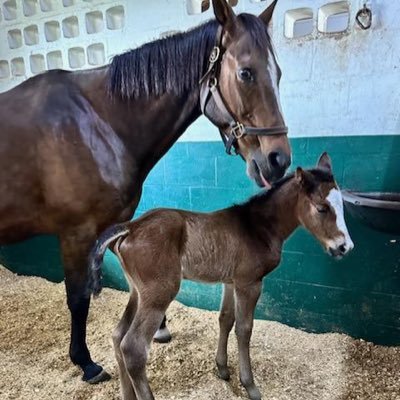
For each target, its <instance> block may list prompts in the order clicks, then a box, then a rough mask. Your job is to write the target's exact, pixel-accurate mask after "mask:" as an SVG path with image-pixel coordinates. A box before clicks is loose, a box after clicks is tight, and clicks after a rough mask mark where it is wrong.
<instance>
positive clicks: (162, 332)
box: [153, 328, 172, 343]
mask: <svg viewBox="0 0 400 400" xmlns="http://www.w3.org/2000/svg"><path fill="white" fill-rule="evenodd" d="M171 339H172V336H171V334H170V333H169V330H168V328H163V329H159V330H158V331H157V332H156V334H155V335H154V337H153V340H154V341H155V342H157V343H168V342H170V341H171Z"/></svg>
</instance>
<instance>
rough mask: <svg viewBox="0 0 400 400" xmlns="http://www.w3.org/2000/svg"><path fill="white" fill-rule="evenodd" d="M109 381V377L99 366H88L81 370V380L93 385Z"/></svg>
mask: <svg viewBox="0 0 400 400" xmlns="http://www.w3.org/2000/svg"><path fill="white" fill-rule="evenodd" d="M110 379H111V375H110V374H109V373H108V372H106V371H104V369H103V368H102V367H100V365H97V364H95V363H93V364H89V365H87V366H86V367H84V368H83V377H82V380H83V381H85V382H87V383H90V384H91V385H94V384H96V383H100V382H105V381H108V380H110Z"/></svg>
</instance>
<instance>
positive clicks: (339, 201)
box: [326, 188, 354, 251]
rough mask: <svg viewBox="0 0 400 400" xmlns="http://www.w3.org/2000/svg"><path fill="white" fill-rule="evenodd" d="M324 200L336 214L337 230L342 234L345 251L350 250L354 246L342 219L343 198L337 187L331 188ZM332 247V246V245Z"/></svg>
mask: <svg viewBox="0 0 400 400" xmlns="http://www.w3.org/2000/svg"><path fill="white" fill-rule="evenodd" d="M326 200H327V201H328V202H329V203H330V205H331V206H332V208H333V209H334V210H335V214H336V226H337V227H338V229H339V231H341V232H342V233H343V235H344V239H345V246H346V251H348V250H351V249H352V248H353V247H354V243H353V241H352V240H351V237H350V235H349V231H348V230H347V226H346V222H345V221H344V209H343V198H342V194H341V193H340V190H339V189H337V188H333V189H331V191H330V192H329V194H328V196H327V197H326ZM335 242H337V240H335ZM332 247H333V246H332Z"/></svg>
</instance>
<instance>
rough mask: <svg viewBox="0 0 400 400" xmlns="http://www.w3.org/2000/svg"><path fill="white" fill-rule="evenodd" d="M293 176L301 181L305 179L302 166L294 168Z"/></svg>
mask: <svg viewBox="0 0 400 400" xmlns="http://www.w3.org/2000/svg"><path fill="white" fill-rule="evenodd" d="M294 176H295V177H296V179H297V180H298V181H299V182H300V183H303V182H304V179H305V173H304V170H303V168H301V167H297V168H296V172H295V173H294Z"/></svg>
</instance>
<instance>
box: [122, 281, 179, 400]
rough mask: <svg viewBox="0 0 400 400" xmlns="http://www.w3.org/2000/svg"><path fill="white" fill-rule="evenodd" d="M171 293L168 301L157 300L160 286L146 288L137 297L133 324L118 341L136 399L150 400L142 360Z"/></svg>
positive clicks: (144, 359) (144, 358) (150, 395)
mask: <svg viewBox="0 0 400 400" xmlns="http://www.w3.org/2000/svg"><path fill="white" fill-rule="evenodd" d="M175 294H176V293H174V295H172V296H167V297H168V298H169V300H168V301H165V302H163V303H161V302H160V298H158V296H160V297H161V298H163V297H164V298H165V296H163V294H160V289H158V288H157V290H149V288H146V299H142V298H141V299H140V301H139V304H138V309H137V312H136V315H135V318H134V320H133V323H132V325H131V326H130V328H129V329H128V331H127V333H126V335H125V337H124V338H123V340H122V342H121V351H122V354H123V359H124V362H125V366H126V369H127V371H128V374H129V376H130V378H131V381H132V383H133V386H134V388H135V393H136V396H137V399H138V400H154V396H153V393H152V392H151V389H150V385H149V382H148V380H147V375H146V362H147V358H148V352H149V350H150V345H151V342H152V339H153V336H154V334H155V332H156V330H157V329H158V328H159V326H160V324H161V321H162V319H163V317H164V315H165V311H166V309H167V308H168V306H169V304H170V302H171V300H172V299H173V297H174V296H175ZM139 296H140V294H139Z"/></svg>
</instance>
